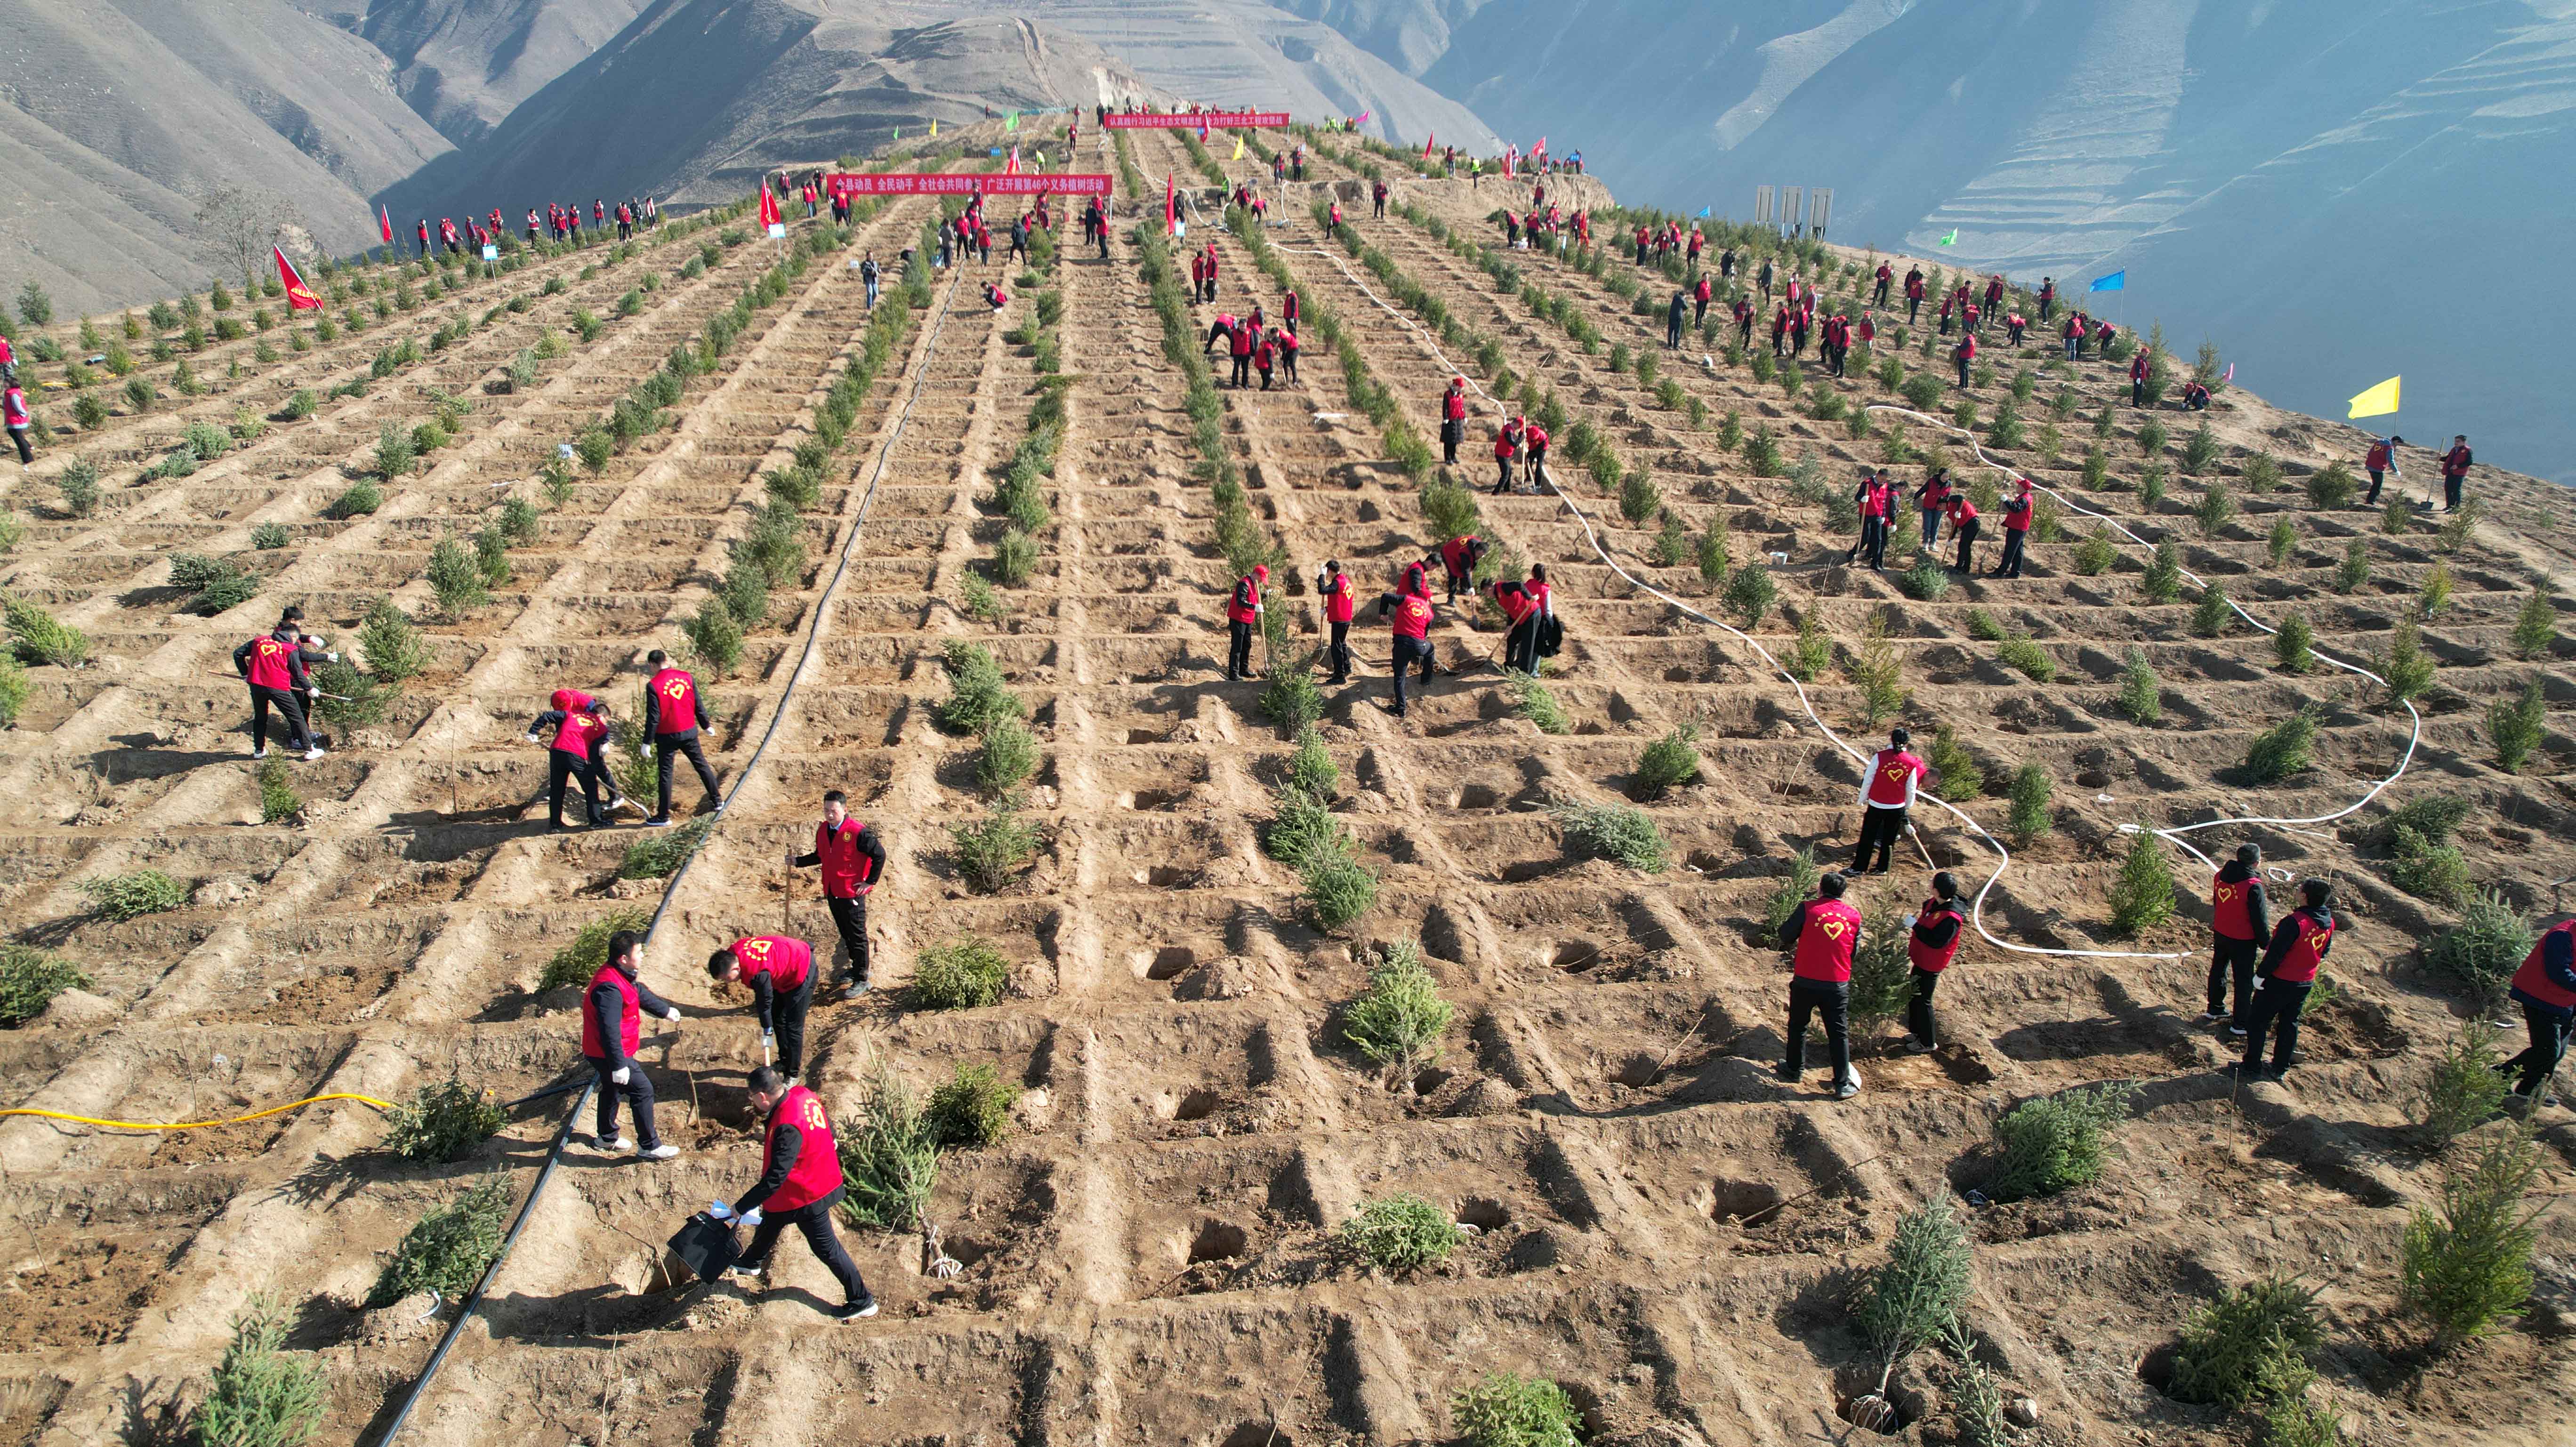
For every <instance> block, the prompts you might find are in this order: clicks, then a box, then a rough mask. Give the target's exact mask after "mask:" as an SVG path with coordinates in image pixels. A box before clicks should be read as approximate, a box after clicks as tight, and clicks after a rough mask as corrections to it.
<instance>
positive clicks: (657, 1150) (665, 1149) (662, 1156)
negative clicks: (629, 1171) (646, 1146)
mask: <svg viewBox="0 0 2576 1447" xmlns="http://www.w3.org/2000/svg"><path fill="white" fill-rule="evenodd" d="M679 1153H680V1148H679V1147H678V1146H675V1145H673V1144H671V1143H670V1142H669V1141H664V1142H663V1143H662V1144H660V1145H658V1146H655V1147H653V1148H652V1149H651V1150H649V1151H637V1152H636V1153H635V1159H637V1160H639V1161H667V1160H669V1159H670V1158H671V1157H673V1156H676V1155H678V1154H679Z"/></svg>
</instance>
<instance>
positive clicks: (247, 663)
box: [233, 618, 322, 759]
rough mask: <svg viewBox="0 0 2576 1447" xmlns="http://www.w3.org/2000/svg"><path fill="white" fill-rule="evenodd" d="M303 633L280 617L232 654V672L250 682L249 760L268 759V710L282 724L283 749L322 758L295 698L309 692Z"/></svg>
mask: <svg viewBox="0 0 2576 1447" xmlns="http://www.w3.org/2000/svg"><path fill="white" fill-rule="evenodd" d="M303 640H304V629H303V627H302V626H301V624H299V623H297V622H295V621H294V620H292V619H286V618H281V619H279V620H278V624H277V627H276V628H274V629H272V630H271V631H269V632H267V633H263V634H261V635H260V636H259V637H257V638H254V639H252V640H250V641H249V642H248V643H245V644H243V645H242V646H241V647H239V648H236V649H234V650H233V668H234V670H235V671H236V672H238V673H240V674H241V676H242V677H243V678H244V679H245V680H247V681H248V682H249V684H250V745H251V747H250V756H251V757H252V758H254V759H264V758H267V757H268V711H269V710H270V709H272V708H274V709H276V710H277V712H278V716H279V717H280V718H283V719H284V720H285V721H286V728H287V736H286V737H287V747H288V749H289V750H290V751H292V752H294V753H298V754H301V755H303V756H304V757H305V758H307V759H318V758H320V757H322V746H321V745H320V744H318V743H315V742H314V740H313V734H312V731H311V730H310V729H308V728H306V727H305V723H304V702H303V699H302V698H301V697H299V695H302V694H307V693H310V692H312V690H313V681H312V680H311V679H309V678H307V677H305V674H304V656H303V655H304V650H303Z"/></svg>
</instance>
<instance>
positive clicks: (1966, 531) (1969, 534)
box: [1959, 518, 1979, 573]
mask: <svg viewBox="0 0 2576 1447" xmlns="http://www.w3.org/2000/svg"><path fill="white" fill-rule="evenodd" d="M1978 523H1979V519H1976V518H1970V519H1968V520H1967V521H1966V522H1963V523H1961V524H1959V571H1960V572H1962V573H1965V572H1968V571H1970V570H1971V569H1972V568H1973V567H1974V566H1975V559H1974V558H1973V557H1972V556H1970V555H1971V554H1972V553H1974V552H1975V550H1976V546H1977V526H1978Z"/></svg>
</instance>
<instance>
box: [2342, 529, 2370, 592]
mask: <svg viewBox="0 0 2576 1447" xmlns="http://www.w3.org/2000/svg"><path fill="white" fill-rule="evenodd" d="M2369 581H2370V544H2369V542H2368V541H2367V540H2365V539H2362V538H2358V537H2356V538H2354V539H2352V540H2351V541H2350V542H2347V543H2345V544H2344V549H2343V561H2342V562H2341V563H2338V564H2336V565H2335V591H2336V592H2338V593H2350V592H2353V591H2355V590H2357V589H2358V588H2360V587H2361V585H2362V584H2364V583H2367V582H2369Z"/></svg>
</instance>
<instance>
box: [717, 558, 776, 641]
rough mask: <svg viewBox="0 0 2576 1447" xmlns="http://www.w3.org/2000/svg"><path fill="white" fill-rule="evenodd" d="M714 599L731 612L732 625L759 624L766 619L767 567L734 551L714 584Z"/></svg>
mask: <svg viewBox="0 0 2576 1447" xmlns="http://www.w3.org/2000/svg"><path fill="white" fill-rule="evenodd" d="M715 601H717V602H719V603H721V604H723V605H724V610H725V612H726V613H728V614H730V615H732V618H733V621H734V626H735V627H737V628H746V629H748V628H757V627H759V626H760V625H761V624H762V623H764V622H767V621H768V619H769V570H768V569H767V568H764V567H762V566H761V565H760V563H759V561H758V560H757V559H753V558H747V557H744V556H742V555H741V554H740V553H739V552H737V553H736V554H735V556H734V559H733V562H732V564H731V565H730V566H728V567H727V568H726V569H725V575H724V581H723V582H722V583H720V584H718V585H717V586H716V592H715Z"/></svg>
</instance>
